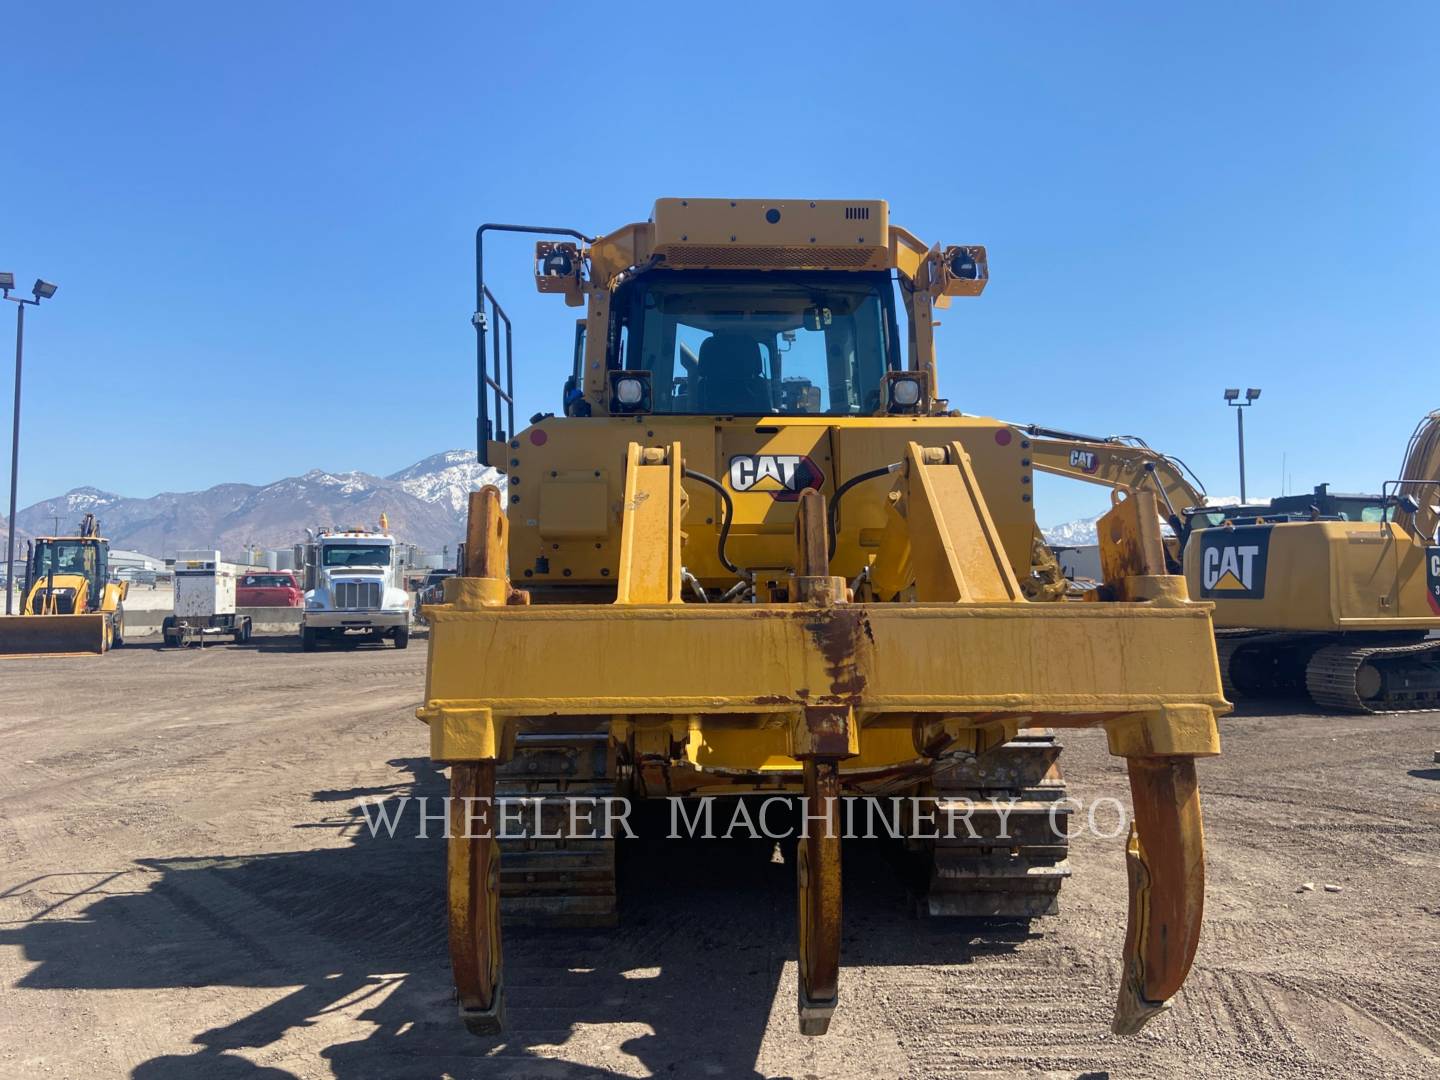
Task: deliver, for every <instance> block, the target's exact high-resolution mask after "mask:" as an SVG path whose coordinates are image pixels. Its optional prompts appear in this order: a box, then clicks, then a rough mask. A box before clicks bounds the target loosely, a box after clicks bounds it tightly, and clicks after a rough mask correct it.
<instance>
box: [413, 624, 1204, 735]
mask: <svg viewBox="0 0 1440 1080" xmlns="http://www.w3.org/2000/svg"><path fill="white" fill-rule="evenodd" d="M429 614H430V618H431V621H432V631H431V645H430V667H429V685H428V689H427V700H429V701H432V702H434V701H440V700H445V701H454V702H464V703H471V704H474V705H477V706H478V705H489V706H492V707H493V708H494V709H495V711H496V712H497V714H505V715H545V714H580V715H604V714H615V713H651V714H656V713H697V712H698V713H705V712H735V713H749V714H752V715H756V716H759V715H762V714H767V713H790V712H792V711H793V710H794V709H795V708H796V707H797V706H799V705H802V704H823V703H826V702H841V703H849V704H853V705H855V707H857V709H858V710H859V712H860V716H861V721H862V723H863V722H864V721H865V719H866V717H867V716H870V715H873V714H878V713H889V712H893V713H916V712H929V713H950V714H956V715H962V714H970V715H975V716H980V715H990V716H995V715H1013V714H1028V715H1033V716H1034V717H1035V719H1036V722H1037V723H1053V724H1066V723H1090V722H1094V721H1095V720H1096V719H1103V718H1104V717H1106V716H1108V715H1112V714H1115V713H1123V712H1143V711H1147V710H1153V709H1157V708H1161V707H1164V706H1170V705H1176V704H1187V705H1202V706H1206V707H1209V708H1211V709H1214V710H1218V711H1222V712H1223V711H1228V708H1229V706H1228V704H1227V703H1226V702H1225V700H1224V697H1223V696H1222V694H1221V691H1220V679H1219V672H1218V668H1217V666H1216V664H1215V662H1214V659H1213V658H1214V655H1215V653H1214V650H1215V645H1214V639H1213V637H1212V636H1211V630H1210V620H1209V617H1208V611H1207V608H1206V606H1205V605H1199V604H1196V605H1183V606H1179V607H1167V608H1159V607H1150V606H1148V605H1145V604H1120V603H1112V604H1027V603H1009V602H1006V603H994V604H874V605H841V606H838V607H836V608H834V609H830V610H828V611H825V612H821V613H817V612H816V611H815V610H813V609H812V610H806V609H803V608H799V607H792V606H787V605H775V606H771V605H747V606H733V607H732V606H728V605H727V606H720V605H709V606H706V605H698V604H692V605H674V606H664V605H653V606H627V607H620V606H610V605H593V606H569V605H539V606H534V607H509V608H491V609H486V610H481V611H459V610H456V609H454V608H450V607H447V606H443V605H442V606H437V607H433V608H430V609H429ZM1207 654H1208V658H1209V662H1208V663H1197V662H1196V658H1197V657H1206V656H1207ZM481 656H483V657H484V658H485V661H484V663H476V662H475V658H476V657H481Z"/></svg>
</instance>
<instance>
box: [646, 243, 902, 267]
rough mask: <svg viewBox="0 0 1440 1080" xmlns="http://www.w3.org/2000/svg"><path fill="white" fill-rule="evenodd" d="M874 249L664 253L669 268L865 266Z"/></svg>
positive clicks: (736, 247)
mask: <svg viewBox="0 0 1440 1080" xmlns="http://www.w3.org/2000/svg"><path fill="white" fill-rule="evenodd" d="M876 255H877V253H876V249H875V248H873V247H869V246H861V245H859V244H857V245H856V246H855V247H824V246H803V247H802V246H799V245H795V246H790V247H750V246H747V245H745V244H679V245H674V246H672V247H670V248H669V249H668V250H667V251H666V252H665V262H666V263H667V264H668V265H670V266H727V267H728V266H737V267H749V266H759V267H771V266H773V267H776V268H781V267H804V266H839V267H852V268H858V267H864V266H869V265H870V263H871V261H872V260H874V259H875V258H876Z"/></svg>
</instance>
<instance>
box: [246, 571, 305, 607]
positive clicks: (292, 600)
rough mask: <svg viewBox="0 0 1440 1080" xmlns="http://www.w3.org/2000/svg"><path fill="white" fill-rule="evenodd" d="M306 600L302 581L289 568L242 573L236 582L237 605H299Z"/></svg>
mask: <svg viewBox="0 0 1440 1080" xmlns="http://www.w3.org/2000/svg"><path fill="white" fill-rule="evenodd" d="M304 601H305V596H304V594H303V593H302V592H301V590H300V583H299V582H298V581H296V580H295V575H294V574H292V573H290V571H288V570H280V571H274V570H271V571H266V572H264V573H257V574H241V575H240V579H239V580H238V581H237V582H235V606H236V607H299V606H300V605H301V604H302V603H304Z"/></svg>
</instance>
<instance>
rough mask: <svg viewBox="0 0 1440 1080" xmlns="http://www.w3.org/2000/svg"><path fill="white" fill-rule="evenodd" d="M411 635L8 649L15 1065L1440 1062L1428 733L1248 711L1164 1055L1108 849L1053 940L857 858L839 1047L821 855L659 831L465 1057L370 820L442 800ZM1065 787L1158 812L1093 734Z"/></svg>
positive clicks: (1438, 804)
mask: <svg viewBox="0 0 1440 1080" xmlns="http://www.w3.org/2000/svg"><path fill="white" fill-rule="evenodd" d="M417 645H418V646H419V647H412V648H411V649H410V650H409V651H406V652H399V651H397V650H394V649H390V648H385V649H368V650H357V651H351V652H326V653H318V654H301V653H300V652H298V651H297V650H296V648H295V646H294V644H293V642H292V641H290V640H284V639H275V640H272V641H265V640H261V641H259V642H257V643H256V645H255V647H251V648H232V647H217V648H210V649H206V650H205V651H203V652H200V651H190V652H185V653H178V652H169V653H161V652H159V651H158V650H155V649H152V648H129V649H125V650H121V651H119V652H117V653H115V654H112V655H110V656H108V657H104V658H87V659H58V658H57V659H24V660H3V661H0V745H3V748H4V750H3V754H0V1076H3V1077H6V1078H11V1077H14V1078H21V1077H24V1078H29V1077H57V1078H58V1077H76V1078H81V1077H84V1078H90V1077H135V1078H138V1080H166V1078H179V1077H184V1078H191V1077H200V1078H208V1077H218V1078H222V1080H231V1078H234V1080H239V1078H245V1080H252V1078H253V1080H284V1078H291V1077H303V1078H309V1077H336V1078H341V1080H356V1078H370V1077H374V1078H384V1080H392V1078H401V1077H417V1078H418V1077H424V1078H438V1077H486V1078H510V1077H515V1078H531V1077H557V1078H570V1077H607V1076H659V1077H683V1078H689V1077H762V1076H763V1077H792V1078H795V1080H800V1078H811V1077H813V1078H829V1077H864V1078H866V1080H882V1078H887V1077H914V1078H922V1077H923V1078H928V1077H962V1076H993V1077H1002V1076H1003V1077H1010V1076H1045V1077H1050V1076H1056V1077H1084V1078H1087V1080H1098V1078H1102V1077H1152V1076H1153V1077H1192V1076H1197V1075H1198V1076H1212V1077H1229V1076H1253V1077H1309V1076H1338V1075H1344V1076H1387V1077H1402V1076H1421V1075H1432V1076H1434V1075H1440V1005H1437V997H1436V990H1437V976H1440V765H1436V764H1434V762H1433V760H1432V753H1433V751H1434V750H1435V749H1437V748H1440V716H1437V714H1433V713H1431V714H1424V713H1417V714H1409V715H1399V716H1391V717H1381V718H1368V717H1348V716H1304V715H1281V714H1280V713H1279V712H1278V711H1277V712H1272V713H1266V714H1255V713H1253V712H1252V713H1251V714H1249V715H1240V716H1237V717H1231V718H1227V719H1226V720H1224V721H1223V722H1222V723H1223V735H1224V740H1225V744H1224V749H1225V753H1224V756H1223V757H1221V758H1218V759H1215V760H1212V761H1206V762H1202V763H1201V765H1200V777H1201V785H1202V789H1203V792H1204V799H1205V810H1206V818H1207V820H1206V825H1207V832H1208V835H1209V840H1210V843H1209V868H1208V870H1209V881H1208V891H1207V898H1206V926H1205V931H1204V934H1203V937H1202V940H1201V944H1200V952H1199V956H1198V959H1197V962H1196V966H1195V970H1194V971H1193V972H1192V974H1191V976H1190V980H1189V982H1188V983H1187V984H1186V987H1185V989H1184V991H1183V992H1182V993H1181V995H1180V996H1179V998H1178V1000H1177V1002H1176V1005H1175V1007H1174V1008H1173V1010H1171V1011H1170V1013H1169V1014H1167V1015H1165V1016H1162V1017H1159V1018H1157V1019H1156V1020H1155V1021H1153V1022H1152V1024H1151V1025H1150V1027H1149V1028H1147V1029H1146V1031H1145V1032H1144V1033H1142V1034H1141V1035H1139V1036H1137V1037H1135V1038H1131V1039H1116V1038H1113V1037H1111V1036H1110V1035H1109V1034H1108V1019H1109V1013H1110V1008H1111V1004H1112V1001H1113V999H1114V997H1115V991H1116V980H1117V976H1118V973H1119V964H1118V956H1119V951H1120V943H1121V937H1122V934H1123V929H1124V910H1125V877H1124V868H1123V857H1122V842H1121V840H1120V839H1118V838H1117V839H1113V840H1102V839H1098V838H1095V837H1083V836H1082V837H1080V838H1078V839H1077V840H1076V841H1075V844H1074V855H1073V858H1072V863H1073V867H1074V871H1075V876H1074V877H1073V878H1072V879H1071V881H1070V882H1069V884H1068V885H1067V886H1066V889H1065V892H1064V894H1063V900H1062V906H1063V909H1064V910H1063V913H1062V914H1061V915H1059V916H1058V917H1055V918H1051V919H1045V920H1040V921H1037V922H1036V923H1035V924H1033V925H1032V926H1029V927H1028V928H1027V927H1025V926H1024V925H1022V924H1010V925H1005V924H999V925H995V924H990V925H987V924H984V923H965V922H946V921H926V920H918V919H915V918H913V917H911V916H910V915H909V914H908V913H907V905H906V897H905V893H904V890H903V888H902V887H901V886H900V885H899V883H898V882H897V880H896V879H895V877H894V875H893V874H892V872H891V870H890V867H889V864H888V863H887V862H886V861H885V859H884V857H883V852H882V851H880V849H879V846H878V843H869V844H867V843H864V842H860V843H855V844H852V845H848V846H847V848H846V850H845V873H846V891H845V905H846V911H845V918H846V933H845V944H844V962H845V965H846V966H845V970H844V974H843V976H842V983H841V994H842V1000H841V1007H840V1010H839V1012H838V1013H837V1015H836V1018H835V1022H834V1024H833V1025H832V1027H831V1033H830V1034H829V1035H828V1036H826V1037H825V1038H821V1039H805V1038H802V1037H801V1036H800V1035H798V1034H797V1033H796V1031H795V1019H794V1004H793V1002H794V981H795V966H794V962H793V960H792V954H793V951H794V912H793V896H794V884H793V868H792V867H791V866H789V865H784V864H780V863H777V862H775V861H773V859H772V851H771V849H770V848H769V847H768V846H766V845H764V844H762V843H757V844H748V843H741V842H738V841H729V842H726V841H709V842H706V841H703V840H696V841H664V840H646V839H642V840H638V841H633V842H628V843H625V844H622V845H621V868H620V882H621V885H620V888H621V894H620V904H621V912H622V926H621V928H620V929H619V930H616V931H609V932H600V931H590V930H582V931H548V932H539V931H534V930H524V929H518V928H508V929H507V937H506V949H507V954H506V956H507V961H506V963H507V980H508V988H509V1021H510V1027H509V1030H508V1032H507V1033H506V1035H505V1036H504V1037H503V1038H498V1039H478V1038H475V1037H472V1036H469V1035H467V1034H466V1033H465V1031H464V1030H463V1029H462V1028H461V1027H460V1025H459V1024H458V1023H457V1022H456V1020H455V1017H454V1012H453V1008H452V1006H451V1004H450V997H449V995H450V983H449V974H448V967H447V960H446V954H445V928H444V921H443V904H444V895H443V880H442V868H443V858H444V853H443V849H442V845H441V843H440V841H439V840H438V839H431V840H429V841H424V840H417V839H413V838H411V839H395V840H390V839H384V838H381V839H371V838H370V836H369V835H368V833H367V831H366V830H364V829H363V827H360V826H359V824H358V819H357V800H359V799H360V798H362V797H364V796H380V797H397V798H398V797H399V796H402V795H407V794H408V795H419V794H429V795H433V796H439V795H441V794H443V790H444V789H443V778H442V777H441V776H440V775H439V774H437V773H436V771H435V770H434V769H433V768H432V767H431V766H430V764H429V763H428V760H427V759H426V757H425V748H426V738H425V729H424V728H423V727H422V725H421V724H419V723H418V722H417V721H416V720H415V719H414V716H413V709H414V707H415V705H416V704H417V703H418V699H419V697H420V694H421V683H422V677H423V667H424V662H425V649H424V645H423V642H417ZM1290 708H1292V709H1293V708H1294V706H1293V705H1292V706H1290ZM1065 767H1066V771H1067V774H1068V776H1069V778H1070V781H1071V785H1072V790H1073V792H1074V793H1075V794H1078V795H1079V796H1080V797H1082V798H1084V799H1087V800H1088V799H1093V798H1095V797H1096V796H1100V795H1114V796H1118V797H1120V798H1122V799H1126V800H1127V804H1128V797H1127V789H1126V785H1125V774H1124V772H1123V767H1122V766H1121V765H1120V764H1119V763H1118V762H1115V761H1112V760H1111V759H1110V758H1109V757H1108V756H1107V755H1106V753H1105V748H1104V742H1103V738H1102V737H1100V736H1099V735H1098V733H1090V732H1086V733H1079V734H1072V735H1070V736H1069V737H1068V739H1067V750H1066V753H1065ZM1305 882H1313V883H1314V884H1315V889H1314V891H1297V890H1300V888H1301V885H1302V884H1303V883H1305ZM1326 884H1333V885H1339V886H1341V891H1339V892H1328V891H1326V890H1325V889H1324V885H1326Z"/></svg>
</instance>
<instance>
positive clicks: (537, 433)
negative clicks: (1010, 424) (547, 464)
mask: <svg viewBox="0 0 1440 1080" xmlns="http://www.w3.org/2000/svg"><path fill="white" fill-rule="evenodd" d="M548 438H550V436H549V435H546V434H545V432H543V431H541V430H540V429H539V428H536V429H535V430H534V431H532V432H530V441H531V442H532V443H534V444H535V445H536V446H544V445H545V440H546V439H548ZM1006 441H1007V442H1008V441H1009V440H1008V439H1007V440H1006Z"/></svg>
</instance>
